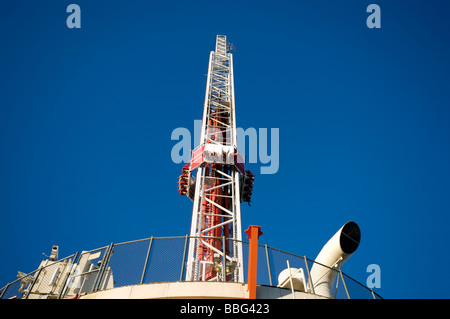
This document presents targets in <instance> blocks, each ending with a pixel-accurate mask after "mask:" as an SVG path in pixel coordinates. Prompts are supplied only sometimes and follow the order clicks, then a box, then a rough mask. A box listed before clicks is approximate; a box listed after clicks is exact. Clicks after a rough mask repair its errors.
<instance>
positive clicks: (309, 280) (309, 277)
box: [303, 256, 315, 294]
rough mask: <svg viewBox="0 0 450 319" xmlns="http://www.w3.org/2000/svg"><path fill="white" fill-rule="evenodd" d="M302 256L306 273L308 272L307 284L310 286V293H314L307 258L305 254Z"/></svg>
mask: <svg viewBox="0 0 450 319" xmlns="http://www.w3.org/2000/svg"><path fill="white" fill-rule="evenodd" d="M303 258H304V259H305V267H306V273H307V274H308V282H309V286H310V288H311V293H313V294H315V292H314V283H313V282H312V278H311V274H310V273H309V266H308V258H306V256H303Z"/></svg>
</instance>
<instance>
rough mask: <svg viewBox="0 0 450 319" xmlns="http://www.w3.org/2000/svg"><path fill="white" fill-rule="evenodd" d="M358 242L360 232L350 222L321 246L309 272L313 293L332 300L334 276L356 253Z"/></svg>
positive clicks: (355, 225)
mask: <svg viewBox="0 0 450 319" xmlns="http://www.w3.org/2000/svg"><path fill="white" fill-rule="evenodd" d="M360 240H361V231H360V229H359V227H358V225H357V224H356V223H355V222H352V221H350V222H347V223H346V224H345V225H344V226H342V228H341V229H339V231H338V232H337V233H336V234H335V235H334V236H333V237H331V239H330V240H329V241H328V242H327V243H326V244H325V246H323V248H322V250H321V251H320V253H319V254H318V255H317V257H316V260H315V263H314V265H313V266H312V267H311V271H310V282H312V284H313V287H314V293H316V294H318V295H322V296H325V297H329V298H334V296H333V285H334V283H335V280H336V275H337V274H338V273H339V270H340V269H341V266H342V264H343V263H344V262H345V261H346V260H347V259H348V258H349V257H350V256H351V255H352V254H353V253H354V252H355V251H356V249H357V248H358V246H359V242H360ZM324 266H327V267H324ZM330 268H332V269H333V270H331V269H330Z"/></svg>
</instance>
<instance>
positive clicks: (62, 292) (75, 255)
mask: <svg viewBox="0 0 450 319" xmlns="http://www.w3.org/2000/svg"><path fill="white" fill-rule="evenodd" d="M77 257H78V252H76V253H75V254H74V255H73V264H72V266H71V267H70V269H69V271H67V274H66V278H65V279H64V284H63V286H62V287H61V291H60V292H59V295H58V299H61V298H62V297H63V296H64V290H66V285H67V280H69V277H70V275H71V273H72V272H73V271H74V270H75V268H76V266H77V263H76V262H75V261H76V260H77ZM67 258H69V257H67Z"/></svg>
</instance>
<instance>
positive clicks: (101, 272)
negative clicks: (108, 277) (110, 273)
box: [92, 243, 114, 291]
mask: <svg viewBox="0 0 450 319" xmlns="http://www.w3.org/2000/svg"><path fill="white" fill-rule="evenodd" d="M113 247H114V243H111V245H109V246H108V247H107V248H106V251H105V255H104V256H103V258H102V263H101V265H100V269H99V270H98V274H97V278H96V280H95V283H94V286H93V288H92V291H97V290H99V289H100V286H101V284H102V281H103V275H104V274H105V270H106V267H108V264H109V259H110V257H111V254H112V251H113Z"/></svg>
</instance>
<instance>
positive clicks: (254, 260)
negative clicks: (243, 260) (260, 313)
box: [245, 225, 263, 299]
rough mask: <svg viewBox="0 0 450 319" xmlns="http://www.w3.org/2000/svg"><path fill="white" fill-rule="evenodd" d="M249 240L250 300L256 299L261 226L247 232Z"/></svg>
mask: <svg viewBox="0 0 450 319" xmlns="http://www.w3.org/2000/svg"><path fill="white" fill-rule="evenodd" d="M245 233H246V234H247V237H248V239H250V247H249V253H248V276H247V280H248V283H247V286H248V291H249V299H256V275H257V266H258V239H259V236H261V235H262V234H263V233H262V231H261V227H260V226H253V225H250V226H249V227H248V229H247V230H246V231H245Z"/></svg>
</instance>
